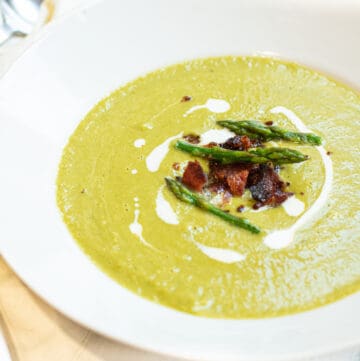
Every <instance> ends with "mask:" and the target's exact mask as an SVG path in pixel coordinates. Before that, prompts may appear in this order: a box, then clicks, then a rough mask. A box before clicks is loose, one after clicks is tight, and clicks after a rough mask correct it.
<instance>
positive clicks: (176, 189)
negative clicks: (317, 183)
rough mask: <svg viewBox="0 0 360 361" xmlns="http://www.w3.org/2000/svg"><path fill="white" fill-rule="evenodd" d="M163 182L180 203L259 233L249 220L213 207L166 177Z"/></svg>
mask: <svg viewBox="0 0 360 361" xmlns="http://www.w3.org/2000/svg"><path fill="white" fill-rule="evenodd" d="M165 181H166V184H167V186H168V187H169V189H170V190H171V192H172V193H174V195H175V196H176V197H177V198H178V199H180V200H181V201H183V202H186V203H189V204H192V205H194V206H196V207H199V208H201V209H204V210H205V211H207V212H209V213H212V214H214V215H215V216H218V217H220V218H222V219H223V220H224V221H226V222H229V223H231V224H232V225H234V226H237V227H240V228H243V229H246V230H247V231H250V232H252V233H260V232H261V230H260V228H259V227H257V226H255V225H253V224H251V223H250V221H249V220H247V219H245V218H239V217H236V216H234V215H232V214H230V213H227V212H224V211H223V210H222V209H220V208H217V207H215V206H214V205H213V204H211V203H210V202H208V201H207V200H206V199H205V198H204V197H203V196H201V195H200V194H197V193H193V192H191V191H190V190H189V189H188V188H186V187H185V186H184V185H183V184H182V183H181V182H179V181H177V180H175V179H173V178H170V177H166V178H165Z"/></svg>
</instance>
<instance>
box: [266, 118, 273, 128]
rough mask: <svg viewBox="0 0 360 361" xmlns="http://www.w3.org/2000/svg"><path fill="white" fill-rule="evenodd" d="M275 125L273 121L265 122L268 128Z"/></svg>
mask: <svg viewBox="0 0 360 361" xmlns="http://www.w3.org/2000/svg"><path fill="white" fill-rule="evenodd" d="M273 124H274V122H273V121H272V120H268V121H267V122H265V125H267V126H268V127H270V126H272V125H273Z"/></svg>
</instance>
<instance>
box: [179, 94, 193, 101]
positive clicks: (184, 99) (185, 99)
mask: <svg viewBox="0 0 360 361" xmlns="http://www.w3.org/2000/svg"><path fill="white" fill-rule="evenodd" d="M191 99H192V97H191V96H189V95H184V96H183V97H182V98H181V103H185V102H189V101H190V100H191Z"/></svg>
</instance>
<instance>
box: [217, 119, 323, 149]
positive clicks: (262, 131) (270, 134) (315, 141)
mask: <svg viewBox="0 0 360 361" xmlns="http://www.w3.org/2000/svg"><path fill="white" fill-rule="evenodd" d="M217 123H218V124H219V125H221V126H223V127H225V128H228V129H230V130H232V131H233V132H234V133H236V134H238V135H247V136H248V137H249V138H250V139H260V140H262V141H268V140H279V139H283V140H287V141H289V142H295V143H301V144H310V145H321V142H322V140H321V138H320V137H319V136H318V135H316V134H313V133H299V132H292V131H289V130H286V129H283V128H280V127H277V126H273V125H272V126H265V125H264V124H262V123H260V122H257V121H255V120H242V121H233V120H220V121H218V122H217Z"/></svg>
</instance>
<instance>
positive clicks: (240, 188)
mask: <svg viewBox="0 0 360 361" xmlns="http://www.w3.org/2000/svg"><path fill="white" fill-rule="evenodd" d="M251 167H252V165H249V164H242V163H237V164H225V165H222V164H220V163H218V162H214V161H210V163H209V169H210V173H209V177H210V179H211V180H212V182H213V183H215V184H222V185H223V187H224V188H228V189H229V190H230V192H231V194H232V195H234V196H241V195H243V193H244V190H245V186H246V181H247V178H248V175H249V171H250V169H251Z"/></svg>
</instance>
